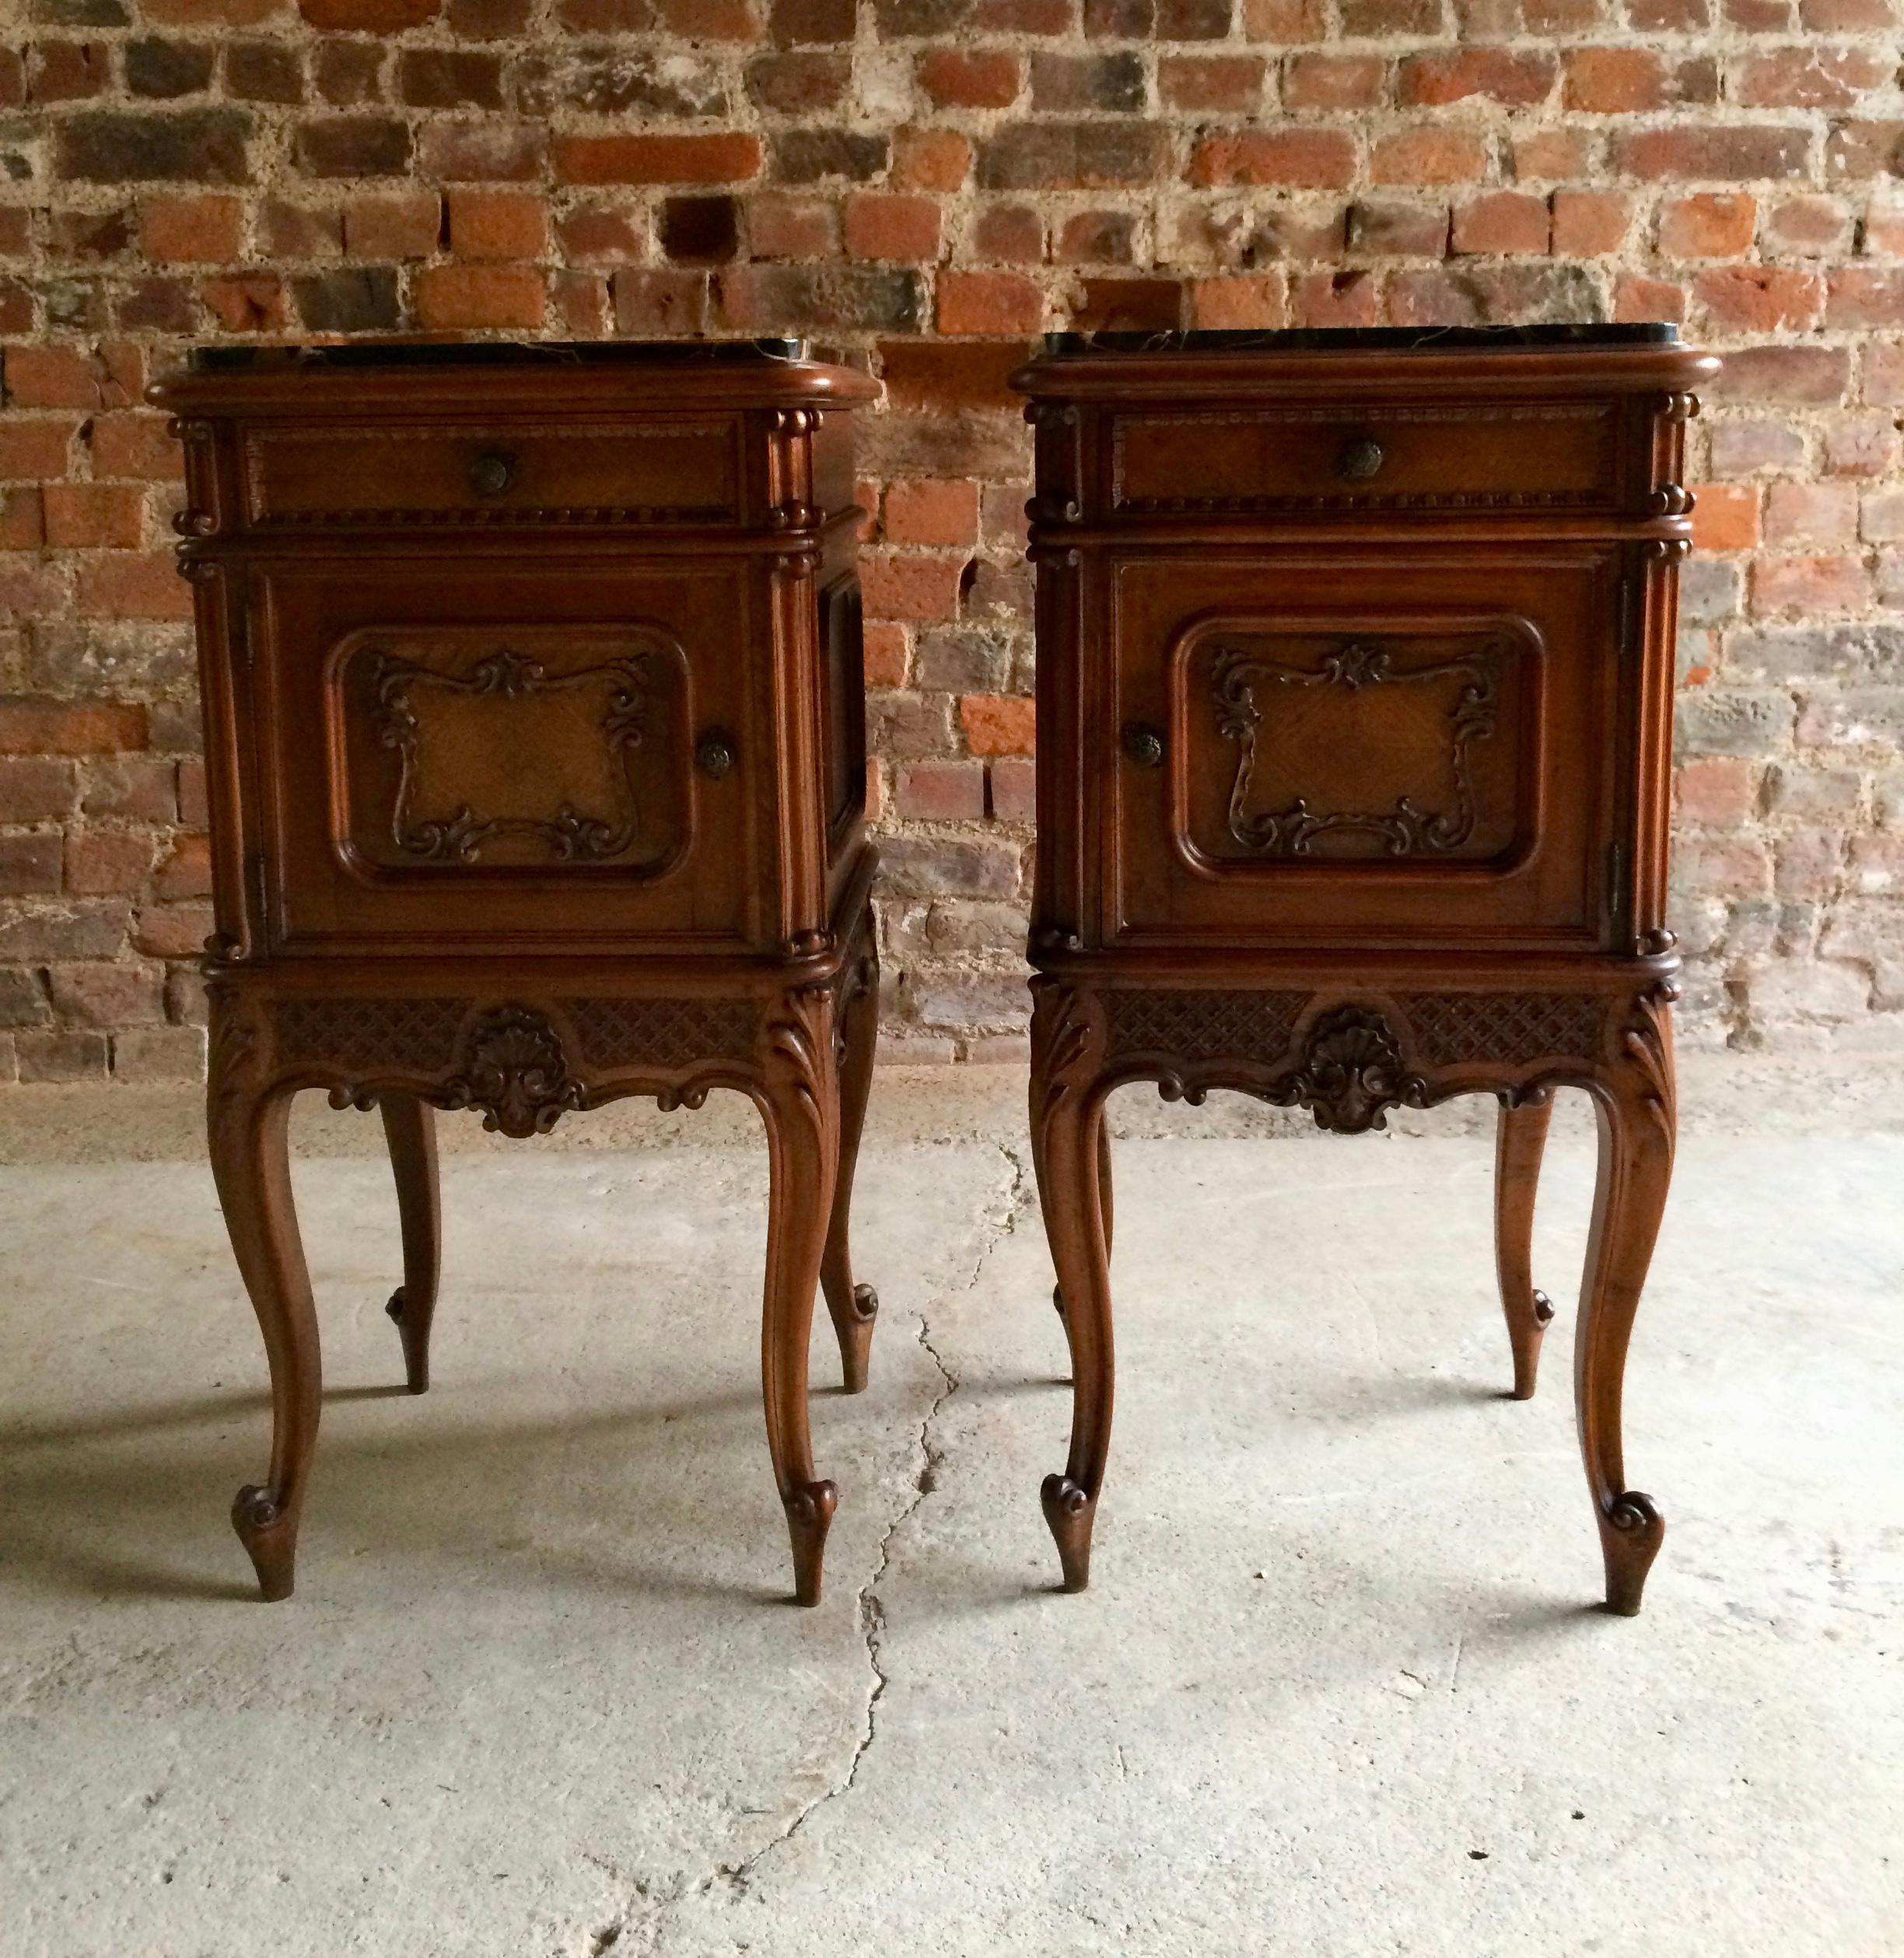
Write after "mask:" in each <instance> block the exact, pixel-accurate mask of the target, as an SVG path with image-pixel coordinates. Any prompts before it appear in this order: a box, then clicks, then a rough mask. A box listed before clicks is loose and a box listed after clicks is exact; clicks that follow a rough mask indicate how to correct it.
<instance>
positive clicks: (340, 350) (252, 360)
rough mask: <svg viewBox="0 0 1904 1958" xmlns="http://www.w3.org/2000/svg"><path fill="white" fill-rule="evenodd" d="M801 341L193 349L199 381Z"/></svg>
mask: <svg viewBox="0 0 1904 1958" xmlns="http://www.w3.org/2000/svg"><path fill="white" fill-rule="evenodd" d="M806 358H807V342H806V341H804V340H796V339H762V340H483V341H443V340H438V341H421V340H352V341H341V342H338V343H337V344H333V345H329V346H271V347H200V348H194V351H193V353H192V356H191V366H192V369H193V370H194V372H198V373H201V374H224V373H237V372H251V373H265V372H276V371H279V370H282V369H289V368H303V367H339V368H357V369H362V368H384V367H569V366H574V367H597V366H613V365H631V366H641V365H650V366H652V365H676V364H680V363H695V364H698V363H704V362H711V363H714V364H716V365H726V364H729V363H739V364H740V365H751V364H754V363H758V362H780V361H789V360H805V359H806Z"/></svg>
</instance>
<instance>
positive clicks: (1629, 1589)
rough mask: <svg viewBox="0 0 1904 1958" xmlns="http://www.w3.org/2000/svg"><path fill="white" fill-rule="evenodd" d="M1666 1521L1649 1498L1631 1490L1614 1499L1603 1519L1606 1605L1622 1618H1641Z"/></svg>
mask: <svg viewBox="0 0 1904 1958" xmlns="http://www.w3.org/2000/svg"><path fill="white" fill-rule="evenodd" d="M1665 1540H1666V1522H1665V1519H1664V1517H1663V1516H1661V1514H1660V1512H1659V1511H1658V1510H1657V1509H1656V1508H1655V1507H1654V1502H1653V1498H1651V1497H1650V1495H1641V1494H1640V1491H1638V1490H1637V1489H1628V1490H1627V1491H1625V1492H1624V1494H1622V1495H1617V1496H1615V1498H1613V1500H1612V1502H1611V1503H1609V1504H1608V1505H1607V1507H1606V1509H1605V1510H1604V1511H1602V1512H1601V1517H1600V1548H1601V1554H1602V1555H1603V1556H1604V1557H1605V1560H1606V1602H1607V1609H1608V1610H1609V1611H1612V1612H1615V1613H1617V1614H1619V1617H1622V1618H1634V1617H1638V1616H1639V1615H1640V1593H1642V1592H1643V1590H1644V1589H1646V1581H1647V1572H1648V1571H1650V1569H1651V1568H1653V1560H1654V1558H1656V1557H1657V1556H1658V1554H1659V1552H1660V1545H1661V1544H1663V1543H1664V1541H1665Z"/></svg>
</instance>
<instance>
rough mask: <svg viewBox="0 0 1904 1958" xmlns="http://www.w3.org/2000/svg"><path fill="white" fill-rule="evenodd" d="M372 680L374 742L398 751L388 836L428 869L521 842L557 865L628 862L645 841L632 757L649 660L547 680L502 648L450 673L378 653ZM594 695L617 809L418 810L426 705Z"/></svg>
mask: <svg viewBox="0 0 1904 1958" xmlns="http://www.w3.org/2000/svg"><path fill="white" fill-rule="evenodd" d="M372 677H373V685H374V687H375V689H376V726H377V736H378V739H380V741H381V742H382V743H383V746H385V747H387V748H391V749H394V750H396V752H397V755H398V757H399V758H400V763H401V772H400V774H399V776H398V779H397V795H396V800H395V802H394V804H393V806H392V808H391V812H390V835H391V837H392V840H393V841H394V842H395V843H396V844H397V848H398V849H400V850H401V851H404V853H405V854H406V855H410V856H414V857H420V858H423V859H424V860H425V862H435V863H474V862H476V861H477V860H478V858H479V857H480V856H481V854H482V852H483V851H484V849H485V848H486V847H487V846H488V845H489V844H492V843H494V842H495V841H498V840H499V839H500V838H502V837H508V836H519V837H532V838H534V839H536V840H537V841H540V842H541V843H542V844H544V847H545V848H547V849H548V852H549V854H550V855H551V857H552V858H554V859H555V861H556V862H560V863H573V862H583V863H588V862H605V861H607V860H608V859H610V858H615V857H620V856H622V855H625V854H626V853H627V852H628V851H629V850H630V849H631V848H632V847H633V846H634V844H635V842H636V841H637V840H638V838H639V836H640V834H641V810H640V807H639V802H638V801H637V799H636V794H635V781H634V776H633V773H632V767H631V766H630V762H629V757H630V756H631V755H632V752H633V750H635V749H636V748H638V747H639V746H640V745H641V742H642V716H643V714H644V712H646V708H647V705H648V702H649V692H650V689H651V687H652V684H653V673H652V661H651V656H649V654H647V653H645V652H643V653H635V654H629V655H626V656H622V657H621V658H618V659H611V660H607V661H605V662H604V663H601V664H600V665H597V666H583V667H580V668H579V669H577V670H575V671H573V672H571V673H553V674H551V673H550V672H549V670H548V668H547V667H546V666H544V664H543V663H542V662H541V660H539V659H529V658H527V657H526V656H524V655H523V654H521V653H519V652H513V651H511V650H510V649H508V648H507V647H504V648H502V649H500V650H499V651H497V652H494V653H492V654H491V655H490V656H488V658H487V659H480V660H478V662H477V663H475V664H474V666H472V667H471V669H470V670H469V671H468V672H467V673H464V674H453V673H438V672H436V671H435V670H433V669H432V668H430V667H428V666H420V665H418V663H416V662H415V661H414V660H409V659H398V658H397V657H396V656H394V654H390V653H386V652H380V653H379V654H378V655H377V656H376V663H375V665H374V666H373V669H372ZM591 687H592V688H594V689H596V690H597V691H600V692H601V693H602V694H604V707H603V710H602V715H601V719H600V723H599V729H598V732H599V733H600V738H601V739H602V741H603V743H604V745H605V746H606V748H607V751H608V753H609V756H610V757H611V764H612V765H611V769H610V771H609V780H610V781H611V783H612V785H613V791H614V794H615V795H616V797H617V799H618V802H619V805H620V806H618V807H615V808H613V809H607V810H604V811H599V812H587V811H583V810H580V809H576V807H575V806H573V805H572V803H569V802H562V804H560V805H559V806H558V808H557V809H556V810H555V813H554V814H553V815H552V816H524V815H512V814H495V813H488V814H486V813H483V812H481V811H479V810H478V809H474V808H473V807H471V805H470V804H469V803H468V802H462V803H460V804H458V805H457V806H456V807H455V808H453V809H450V810H449V811H447V812H446V813H441V814H425V813H422V812H421V811H419V810H418V809H417V808H416V806H415V802H416V796H417V778H418V773H419V771H420V769H421V766H422V763H421V749H422V737H423V726H422V719H421V717H420V715H419V712H418V706H419V702H420V701H421V700H422V699H423V698H426V697H427V696H429V694H450V695H460V696H464V697H466V698H470V697H489V698H495V699H497V700H499V701H516V700H521V699H523V698H527V697H529V696H531V695H537V694H562V693H578V692H583V691H586V690H587V689H589V688H591Z"/></svg>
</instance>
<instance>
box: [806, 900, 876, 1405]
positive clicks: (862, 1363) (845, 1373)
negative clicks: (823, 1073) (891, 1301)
mask: <svg viewBox="0 0 1904 1958" xmlns="http://www.w3.org/2000/svg"><path fill="white" fill-rule="evenodd" d="M864 930H865V938H864V939H863V949H862V951H861V953H860V957H859V964H858V967H857V968H856V970H855V972H854V974H853V975H852V978H851V979H850V981H849V984H848V991H847V996H846V1002H845V1016H846V1026H845V1036H844V1039H843V1040H842V1047H843V1049H844V1052H843V1054H842V1059H841V1063H840V1075H839V1099H840V1139H839V1172H838V1177H837V1179H836V1180H835V1185H834V1190H833V1211H832V1215H831V1219H830V1221H829V1222H828V1225H827V1238H826V1250H825V1253H824V1256H823V1257H822V1258H821V1264H820V1284H821V1289H822V1290H823V1291H824V1292H825V1293H826V1302H827V1310H828V1313H830V1314H831V1316H832V1320H833V1331H834V1334H835V1337H836V1338H837V1339H838V1341H839V1349H840V1372H841V1374H842V1377H843V1378H844V1379H845V1386H846V1391H847V1392H848V1393H863V1392H864V1391H865V1389H866V1367H867V1363H868V1361H869V1360H870V1357H871V1354H872V1348H873V1320H875V1318H876V1317H877V1316H878V1313H879V1294H878V1293H877V1292H875V1291H874V1290H873V1288H872V1286H870V1285H855V1284H854V1283H853V1275H852V1250H851V1246H850V1240H849V1222H850V1218H851V1212H852V1187H853V1172H854V1170H855V1169H856V1167H857V1166H858V1163H859V1134H860V1131H861V1130H862V1128H864V1126H865V1124H866V1098H867V1096H869V1095H870V1093H871V1092H872V1087H873V1050H874V1048H875V1047H877V1044H878V1041H879V976H880V974H879V953H878V950H877V947H876V946H875V944H874V942H873V934H874V932H875V931H876V930H877V926H876V925H875V924H874V922H873V919H872V918H871V917H870V916H869V917H868V918H867V919H866V925H865V927H864Z"/></svg>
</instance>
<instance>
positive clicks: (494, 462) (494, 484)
mask: <svg viewBox="0 0 1904 1958" xmlns="http://www.w3.org/2000/svg"><path fill="white" fill-rule="evenodd" d="M469 480H470V488H471V489H473V490H474V491H475V492H476V494H477V495H478V496H500V495H502V492H503V491H505V490H506V489H507V488H509V484H512V483H513V482H514V481H515V480H516V458H515V457H514V456H508V455H505V454H504V453H502V450H501V449H489V450H488V451H487V452H486V453H484V454H482V455H480V456H478V457H477V458H476V460H474V462H473V463H471V464H470V470H469Z"/></svg>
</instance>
